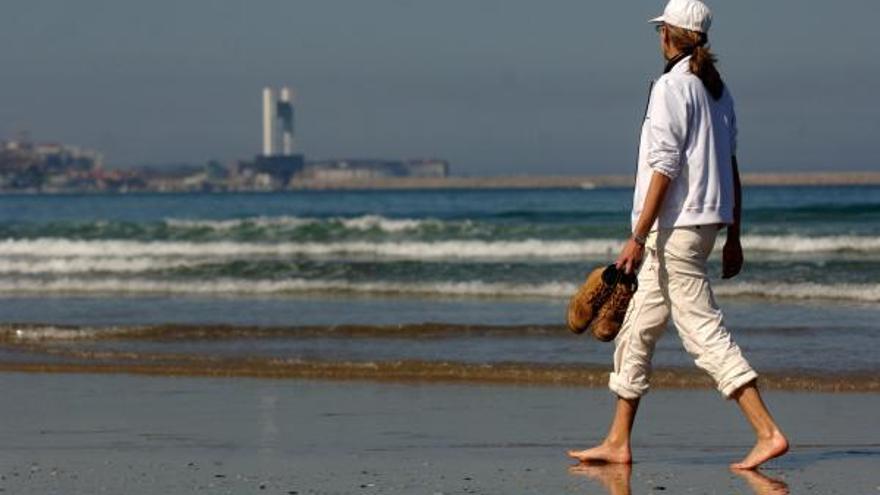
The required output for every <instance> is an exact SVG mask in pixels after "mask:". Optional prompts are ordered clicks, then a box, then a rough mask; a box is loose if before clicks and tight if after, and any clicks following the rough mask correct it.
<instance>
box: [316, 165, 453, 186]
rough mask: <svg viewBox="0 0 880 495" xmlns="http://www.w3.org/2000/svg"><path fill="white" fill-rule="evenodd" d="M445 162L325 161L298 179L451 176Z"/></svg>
mask: <svg viewBox="0 0 880 495" xmlns="http://www.w3.org/2000/svg"><path fill="white" fill-rule="evenodd" d="M448 176H449V163H448V162H446V161H445V160H426V159H421V160H369V159H351V160H323V161H315V162H309V163H307V164H306V166H305V168H304V169H303V171H302V174H300V175H299V178H302V179H306V180H310V181H320V182H334V181H352V180H364V179H385V178H392V177H448Z"/></svg>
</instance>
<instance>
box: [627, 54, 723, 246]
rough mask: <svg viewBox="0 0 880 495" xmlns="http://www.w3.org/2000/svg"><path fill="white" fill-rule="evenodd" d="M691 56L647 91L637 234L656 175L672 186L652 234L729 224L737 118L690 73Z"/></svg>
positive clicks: (635, 217)
mask: <svg viewBox="0 0 880 495" xmlns="http://www.w3.org/2000/svg"><path fill="white" fill-rule="evenodd" d="M689 61H690V56H688V57H685V58H683V59H682V60H681V61H679V62H678V63H677V64H676V65H675V66H674V67H673V68H672V69H671V70H670V71H669V72H668V73H666V74H663V75H662V76H661V77H660V79H658V80H657V82H656V83H655V84H654V86H653V88H652V90H651V96H650V100H649V102H648V110H647V112H646V114H645V121H644V123H643V124H642V134H641V142H640V143H639V161H638V172H637V174H636V186H635V192H634V194H633V209H632V228H633V229H635V226H636V223H637V222H638V219H639V214H641V212H642V208H643V206H644V203H645V195H646V193H647V192H648V185H649V184H650V182H651V175H652V174H653V172H654V171H657V172H660V173H662V174H664V175H666V176H668V177H669V178H670V179H672V182H671V183H670V185H669V189H668V191H667V193H666V198H665V199H664V201H663V206H662V207H661V209H660V214H659V216H658V217H657V221H655V222H654V225H653V226H652V227H651V230H655V229H657V227H658V225H659V227H661V228H670V227H683V226H688V225H705V224H718V223H723V224H732V223H733V203H734V195H733V163H732V156H733V155H734V154H735V153H736V115H735V114H734V110H733V98H732V97H731V96H730V93H729V92H728V91H727V88H725V89H724V93H723V94H722V96H721V98H720V99H718V100H715V99H714V98H712V95H710V94H709V92H708V91H707V90H706V88H705V87H704V86H703V82H702V81H700V79H699V78H698V77H697V76H695V75H693V74H691V72H690V67H689Z"/></svg>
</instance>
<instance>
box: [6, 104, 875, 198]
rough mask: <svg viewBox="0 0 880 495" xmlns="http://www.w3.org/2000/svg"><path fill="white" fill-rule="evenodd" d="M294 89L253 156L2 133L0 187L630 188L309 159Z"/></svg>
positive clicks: (808, 177) (758, 181)
mask: <svg viewBox="0 0 880 495" xmlns="http://www.w3.org/2000/svg"><path fill="white" fill-rule="evenodd" d="M294 99H295V93H294V92H293V90H292V89H290V88H288V87H282V88H281V89H280V90H275V89H273V88H269V87H267V88H264V89H263V92H262V141H263V142H262V149H261V152H260V153H259V154H257V155H256V156H254V157H253V158H251V159H231V160H227V161H220V160H209V161H207V162H205V163H203V164H186V163H183V164H169V165H162V166H155V165H154V166H149V165H148V166H134V167H117V166H109V167H108V166H105V160H104V155H103V153H102V152H101V151H100V150H94V149H87V148H83V147H79V146H75V145H69V144H61V143H54V142H42V141H41V140H39V139H32V137H31V136H30V135H29V134H28V133H27V132H21V133H19V135H18V136H16V137H14V138H11V139H5V140H3V139H0V193H23V194H40V193H87V192H107V193H128V192H226V191H287V190H301V189H439V188H449V189H462V188H466V189H532V188H538V189H540V188H569V189H593V188H596V187H629V186H631V184H632V179H633V177H632V174H630V173H624V174H618V175H577V176H572V175H562V176H535V175H520V176H486V177H469V176H453V175H451V173H450V164H449V162H448V161H447V160H443V159H439V158H410V159H370V158H331V159H320V160H307V159H306V157H305V155H304V154H303V153H301V152H299V151H298V150H297V146H296V138H295V127H294V123H295V105H294ZM742 181H743V184H745V185H847V184H850V185H851V184H862V185H869V184H880V171H854V172H848V171H835V172H788V173H772V172H769V173H768V172H764V173H748V172H746V173H744V174H743V175H742Z"/></svg>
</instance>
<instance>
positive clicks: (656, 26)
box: [654, 24, 666, 33]
mask: <svg viewBox="0 0 880 495" xmlns="http://www.w3.org/2000/svg"><path fill="white" fill-rule="evenodd" d="M665 27H666V24H655V25H654V31H657V32H658V33H659V32H660V31H661V30H662V29H663V28H665Z"/></svg>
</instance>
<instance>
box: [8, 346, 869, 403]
mask: <svg viewBox="0 0 880 495" xmlns="http://www.w3.org/2000/svg"><path fill="white" fill-rule="evenodd" d="M101 354H103V355H105V356H106V355H108V354H111V355H113V356H112V357H113V358H114V359H116V360H115V361H113V362H93V363H89V362H57V361H56V362H48V361H42V362H39V361H38V362H3V363H0V374H10V373H27V374H50V375H72V374H82V375H105V376H112V375H130V376H153V377H187V378H253V379H261V380H270V381H280V380H284V381H304V380H305V381H327V382H336V383H376V384H382V383H400V384H413V385H427V386H432V385H460V386H527V387H537V388H559V387H563V388H579V389H593V390H601V389H604V388H606V387H607V382H608V373H609V371H608V369H607V368H606V367H599V366H588V365H584V366H577V365H570V366H546V365H544V366H542V365H532V364H527V363H517V364H507V363H500V364H479V363H474V364H471V363H449V362H430V361H386V362H336V361H302V362H297V361H294V362H286V361H283V360H269V361H262V360H249V359H220V358H212V359H204V360H202V359H187V357H186V356H169V355H161V354H157V355H147V356H138V361H139V362H124V361H122V359H124V358H125V356H124V353H118V354H117V353H107V352H103V353H101ZM759 383H760V384H761V387H762V388H763V389H767V390H776V391H786V392H803V393H832V394H836V393H855V394H866V395H875V394H877V393H878V392H880V378H878V377H877V376H875V375H873V374H871V373H862V374H857V375H846V374H840V375H818V374H802V373H801V374H787V373H778V372H769V373H762V374H761V376H760V378H759ZM651 386H652V388H653V389H657V390H667V391H670V390H712V389H714V387H713V384H712V381H711V380H710V378H709V377H708V376H707V375H706V374H705V373H702V372H700V371H699V370H696V369H694V370H691V369H676V368H658V369H656V370H655V371H654V375H653V377H652V380H651Z"/></svg>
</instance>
